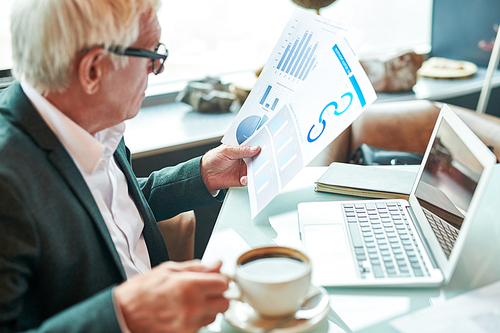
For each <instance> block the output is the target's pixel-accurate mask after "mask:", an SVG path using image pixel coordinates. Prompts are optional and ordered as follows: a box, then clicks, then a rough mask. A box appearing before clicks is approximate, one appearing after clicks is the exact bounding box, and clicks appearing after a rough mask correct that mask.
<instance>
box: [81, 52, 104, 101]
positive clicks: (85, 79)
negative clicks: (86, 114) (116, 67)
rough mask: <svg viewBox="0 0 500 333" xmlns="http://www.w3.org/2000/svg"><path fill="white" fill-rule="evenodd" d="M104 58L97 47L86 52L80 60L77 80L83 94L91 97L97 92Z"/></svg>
mask: <svg viewBox="0 0 500 333" xmlns="http://www.w3.org/2000/svg"><path fill="white" fill-rule="evenodd" d="M105 58H106V57H105V51H104V49H103V48H100V47H98V48H95V49H92V50H91V51H89V52H87V53H86V54H85V55H84V56H83V57H82V59H81V60H80V63H79V65H78V80H79V82H80V85H81V86H82V89H83V91H84V92H85V93H87V94H89V95H93V94H95V93H96V92H97V91H99V88H100V85H101V83H102V75H103V73H104V68H103V66H104V65H105Z"/></svg>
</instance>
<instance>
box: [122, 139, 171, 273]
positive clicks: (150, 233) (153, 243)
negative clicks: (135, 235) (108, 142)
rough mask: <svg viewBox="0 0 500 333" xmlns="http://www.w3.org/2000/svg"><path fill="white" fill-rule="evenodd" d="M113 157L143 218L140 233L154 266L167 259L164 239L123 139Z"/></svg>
mask: <svg viewBox="0 0 500 333" xmlns="http://www.w3.org/2000/svg"><path fill="white" fill-rule="evenodd" d="M114 157H115V160H116V163H117V164H118V166H119V167H120V169H121V170H122V171H123V174H124V175H125V178H126V179H127V185H128V189H129V190H128V191H129V194H130V196H131V197H132V199H133V200H134V202H135V203H136V206H137V209H139V212H140V214H141V216H142V219H143V220H144V229H143V232H142V234H143V236H144V240H145V241H146V246H147V248H148V252H149V259H150V260H151V267H154V266H156V265H158V264H160V263H162V262H164V261H167V260H168V259H169V257H168V251H167V247H166V245H165V241H164V240H163V236H162V235H161V232H160V229H159V228H158V223H157V221H156V218H155V216H154V214H153V212H152V211H151V208H150V207H149V204H148V203H147V201H146V198H145V197H144V195H143V194H142V192H141V190H140V188H139V184H138V182H137V178H136V177H135V175H134V173H133V170H132V167H131V165H130V163H129V162H128V159H127V152H126V148H125V143H124V141H123V139H122V141H121V142H120V144H119V145H118V148H117V149H116V152H115V154H114Z"/></svg>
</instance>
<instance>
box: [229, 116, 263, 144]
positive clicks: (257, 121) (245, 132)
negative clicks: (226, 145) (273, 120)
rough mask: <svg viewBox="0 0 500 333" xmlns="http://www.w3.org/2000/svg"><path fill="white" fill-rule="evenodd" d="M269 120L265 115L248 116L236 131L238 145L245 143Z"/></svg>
mask: <svg viewBox="0 0 500 333" xmlns="http://www.w3.org/2000/svg"><path fill="white" fill-rule="evenodd" d="M268 119H269V118H268V117H267V116H266V115H263V116H262V117H261V116H257V115H253V116H248V117H246V118H245V119H243V120H242V121H241V123H240V124H239V125H238V128H237V129H236V140H237V141H238V144H240V145H241V144H242V143H243V142H245V141H246V140H247V139H248V138H249V137H251V136H252V134H254V133H255V131H256V130H258V129H259V128H260V127H261V126H262V125H264V123H265V122H266V121H267V120H268Z"/></svg>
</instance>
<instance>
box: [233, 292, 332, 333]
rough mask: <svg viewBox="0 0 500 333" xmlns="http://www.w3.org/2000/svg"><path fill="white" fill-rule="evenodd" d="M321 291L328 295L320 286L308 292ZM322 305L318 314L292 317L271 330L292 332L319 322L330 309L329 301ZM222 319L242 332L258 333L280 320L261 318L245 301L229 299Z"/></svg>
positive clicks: (306, 328) (301, 330) (308, 327)
mask: <svg viewBox="0 0 500 333" xmlns="http://www.w3.org/2000/svg"><path fill="white" fill-rule="evenodd" d="M318 291H319V292H321V293H322V294H324V295H328V292H327V291H326V290H325V289H324V288H322V287H316V286H311V288H310V290H309V293H312V292H318ZM319 306H321V307H323V308H324V309H323V311H321V312H320V313H319V315H318V316H316V317H314V318H311V319H293V320H291V321H289V322H288V323H286V324H284V325H283V326H281V327H278V328H276V329H274V330H273V332H276V333H278V332H281V333H285V332H286V333H293V332H304V331H305V330H308V329H311V328H313V327H314V326H316V325H317V324H319V323H320V322H321V321H322V320H323V319H325V318H326V316H327V315H328V312H329V310H330V303H329V302H326V303H323V304H321V303H320V304H319ZM224 319H225V320H226V321H227V322H228V323H229V324H231V325H232V326H234V327H236V328H237V329H240V330H242V331H244V332H251V333H260V332H262V330H263V329H265V328H267V327H271V326H273V324H276V323H277V322H279V321H280V319H279V318H278V319H271V318H262V317H260V316H259V314H258V313H257V312H256V311H255V310H254V309H253V308H252V307H251V306H250V305H248V304H247V303H243V302H240V301H238V300H231V302H230V304H229V309H228V310H227V311H226V312H225V313H224Z"/></svg>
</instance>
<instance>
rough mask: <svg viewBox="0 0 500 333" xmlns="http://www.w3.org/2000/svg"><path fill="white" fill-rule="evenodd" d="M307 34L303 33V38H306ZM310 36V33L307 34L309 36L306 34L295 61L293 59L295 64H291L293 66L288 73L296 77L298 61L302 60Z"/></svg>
mask: <svg viewBox="0 0 500 333" xmlns="http://www.w3.org/2000/svg"><path fill="white" fill-rule="evenodd" d="M306 36H307V33H305V34H304V38H306ZM311 37H312V34H309V36H307V40H306V42H305V43H304V46H303V47H302V49H301V50H300V54H299V57H298V58H297V61H295V64H294V65H293V68H292V72H291V73H290V74H291V75H293V76H295V77H297V73H296V72H297V71H296V69H297V65H298V64H299V62H300V61H301V60H302V56H303V55H304V50H305V49H306V47H307V44H309V41H310V40H311Z"/></svg>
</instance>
